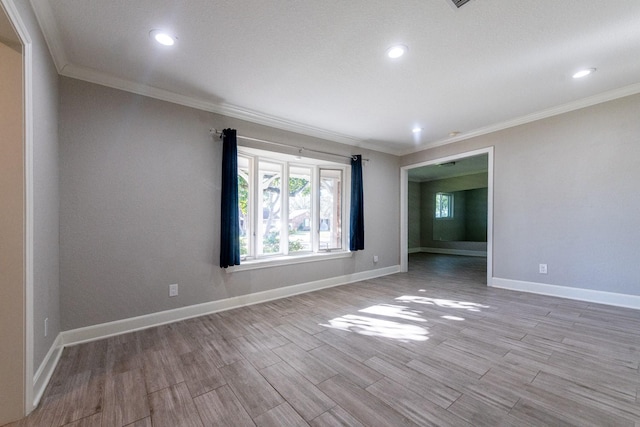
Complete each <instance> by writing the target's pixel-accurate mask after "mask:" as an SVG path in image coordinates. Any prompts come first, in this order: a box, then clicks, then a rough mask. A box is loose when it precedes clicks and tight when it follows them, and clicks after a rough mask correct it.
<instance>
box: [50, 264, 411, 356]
mask: <svg viewBox="0 0 640 427" xmlns="http://www.w3.org/2000/svg"><path fill="white" fill-rule="evenodd" d="M399 271H400V266H398V265H395V266H391V267H385V268H380V269H376V270H368V271H363V272H359V273H353V274H347V275H344V276H337V277H332V278H329V279H323V280H317V281H314V282H307V283H301V284H298V285H293V286H287V287H283V288H278V289H272V290H269V291H263V292H256V293H252V294H248V295H241V296H237V297H231V298H226V299H223V300H217V301H211V302H206V303H203V304H197V305H191V306H188V307H181V308H176V309H173V310H167V311H160V312H157V313H151V314H146V315H143V316H138V317H131V318H128V319H122V320H116V321H114V322H108V323H102V324H99V325H93V326H87V327H84V328H78V329H73V330H70V331H65V332H62V333H61V334H60V335H61V341H62V342H61V344H62V345H63V346H69V345H75V344H80V343H84V342H89V341H95V340H99V339H103V338H107V337H110V336H114V335H120V334H124V333H127V332H133V331H137V330H141V329H147V328H151V327H154V326H159V325H163V324H166V323H172V322H177V321H179V320H184V319H189V318H192V317H198V316H204V315H207V314H211V313H216V312H219V311H225V310H231V309H234V308H238V307H244V306H247V305H253V304H259V303H262V302H267V301H271V300H274V299H280V298H286V297H290V296H293V295H298V294H303V293H307V292H312V291H317V290H320V289H325V288H331V287H334V286H339V285H345V284H347V283H353V282H359V281H362V280H368V279H373V278H375V277H381V276H387V275H389V274H394V273H398V272H399Z"/></svg>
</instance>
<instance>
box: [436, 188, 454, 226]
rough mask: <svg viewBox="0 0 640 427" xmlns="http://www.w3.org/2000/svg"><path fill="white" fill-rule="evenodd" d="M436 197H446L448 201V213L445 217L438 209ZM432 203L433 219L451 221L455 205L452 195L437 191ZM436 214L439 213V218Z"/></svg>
mask: <svg viewBox="0 0 640 427" xmlns="http://www.w3.org/2000/svg"><path fill="white" fill-rule="evenodd" d="M438 195H440V196H441V197H442V196H446V197H447V198H448V199H449V212H448V213H449V214H448V215H447V216H442V210H439V209H438ZM433 203H434V205H435V208H434V212H433V217H434V218H435V219H437V220H446V219H453V207H454V203H455V201H454V200H453V193H449V192H444V191H438V192H436V194H435V195H434V199H433ZM438 212H440V216H438Z"/></svg>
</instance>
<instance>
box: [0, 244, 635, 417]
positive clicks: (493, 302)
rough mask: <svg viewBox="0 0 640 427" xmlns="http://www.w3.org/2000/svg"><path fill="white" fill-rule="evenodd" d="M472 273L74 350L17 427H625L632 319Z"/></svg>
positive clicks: (365, 287) (286, 302) (391, 282)
mask: <svg viewBox="0 0 640 427" xmlns="http://www.w3.org/2000/svg"><path fill="white" fill-rule="evenodd" d="M485 262H486V260H485V259H484V258H466V257H456V256H447V255H427V254H414V255H412V256H411V258H410V272H409V273H406V274H396V275H392V276H386V277H382V278H378V279H374V280H367V281H363V282H359V283H354V284H351V285H346V286H341V287H336V288H333V289H326V290H322V291H318V292H314V293H309V294H305V295H299V296H295V297H291V298H285V299H281V300H277V301H272V302H268V303H264V304H259V305H254V306H250V307H245V308H241V309H236V310H231V311H227V312H222V313H216V314H213V315H209V316H203V317H199V318H195V319H190V320H186V321H182V322H178V323H174V324H170V325H164V326H160V327H156V328H151V329H147V330H144V331H138V332H134V333H129V334H126V335H121V336H117V337H112V338H108V339H105V340H102V341H96V342H92V343H88V344H82V345H78V346H74V347H70V348H67V349H65V350H64V353H63V356H62V358H61V360H60V363H59V365H58V366H57V368H56V371H55V373H54V375H53V378H52V380H51V382H50V384H49V386H48V388H47V390H46V392H45V394H44V397H43V398H42V402H41V404H40V406H39V408H38V409H37V410H36V411H34V413H33V414H31V415H30V416H29V417H27V418H25V419H23V420H21V421H19V422H16V423H13V424H10V426H11V427H18V426H44V427H51V426H62V425H64V426H76V427H80V426H82V427H94V426H102V427H112V426H113V427H120V426H135V427H151V426H156V427H158V426H172V427H176V426H254V425H256V426H307V425H311V426H338V425H346V426H404V425H406V426H413V425H419V426H525V425H526V426H528V425H534V426H536V425H552V426H561V425H567V426H569V425H575V426H635V427H640V396H639V392H640V372H639V364H640V311H634V310H629V309H623V308H616V307H609V306H603V305H597V304H590V303H586V302H579V301H571V300H564V299H559V298H553V297H546V296H539V295H532V294H525V293H519V292H513V291H506V290H500V289H492V288H487V287H486V285H485V284H484V282H485Z"/></svg>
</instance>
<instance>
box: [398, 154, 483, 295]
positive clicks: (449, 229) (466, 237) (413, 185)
mask: <svg viewBox="0 0 640 427" xmlns="http://www.w3.org/2000/svg"><path fill="white" fill-rule="evenodd" d="M492 238H493V147H488V148H485V149H480V150H474V151H470V152H466V153H461V154H457V155H453V156H448V157H443V158H438V159H433V160H429V161H426V162H421V163H417V164H414V165H409V166H405V167H403V168H402V169H401V237H400V242H401V251H400V256H401V261H400V264H401V271H403V272H406V271H408V270H409V254H410V253H412V254H416V253H435V254H445V255H464V256H473V257H485V256H486V283H487V284H488V285H490V284H491V278H492V275H493V269H492V265H493V263H492V252H493V249H492V248H493V241H492V240H493V239H492Z"/></svg>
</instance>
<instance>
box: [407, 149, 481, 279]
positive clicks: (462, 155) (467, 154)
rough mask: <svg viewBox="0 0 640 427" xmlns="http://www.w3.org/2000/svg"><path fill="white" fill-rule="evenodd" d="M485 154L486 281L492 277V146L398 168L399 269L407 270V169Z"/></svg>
mask: <svg viewBox="0 0 640 427" xmlns="http://www.w3.org/2000/svg"><path fill="white" fill-rule="evenodd" d="M481 154H486V155H487V255H486V256H487V283H491V279H492V277H493V156H494V149H493V146H491V147H486V148H481V149H478V150H473V151H467V152H464V153H459V154H454V155H451V156H447V157H441V158H439V159H433V160H427V161H425V162H420V163H415V164H412V165H407V166H403V167H401V168H400V271H402V272H406V271H408V270H409V250H408V244H409V170H410V169H415V168H419V167H422V166H430V165H436V164H440V163H447V162H452V161H454V160H459V159H463V158H465V157H473V156H478V155H481Z"/></svg>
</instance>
